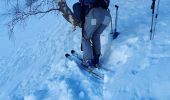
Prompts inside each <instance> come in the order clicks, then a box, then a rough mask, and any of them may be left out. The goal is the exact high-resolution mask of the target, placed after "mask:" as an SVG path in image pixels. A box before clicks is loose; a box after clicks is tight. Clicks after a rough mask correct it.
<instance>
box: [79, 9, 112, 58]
mask: <svg viewBox="0 0 170 100" xmlns="http://www.w3.org/2000/svg"><path fill="white" fill-rule="evenodd" d="M110 21H111V17H110V12H109V11H107V10H105V9H103V8H101V7H99V8H93V9H91V10H90V12H89V13H88V15H87V16H86V18H85V23H84V31H83V36H82V49H83V59H84V60H93V58H94V53H95V55H100V54H101V41H100V35H101V33H102V32H103V31H104V30H105V28H106V27H107V26H108V25H109V23H110Z"/></svg>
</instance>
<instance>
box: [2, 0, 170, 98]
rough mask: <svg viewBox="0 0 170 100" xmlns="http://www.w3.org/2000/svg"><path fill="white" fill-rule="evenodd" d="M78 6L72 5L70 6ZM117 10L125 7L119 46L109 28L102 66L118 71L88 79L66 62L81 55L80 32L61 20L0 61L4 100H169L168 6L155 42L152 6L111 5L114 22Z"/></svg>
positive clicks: (131, 0) (143, 1) (163, 6)
mask: <svg viewBox="0 0 170 100" xmlns="http://www.w3.org/2000/svg"><path fill="white" fill-rule="evenodd" d="M75 1H76V0H72V1H71V0H69V1H68V2H69V3H70V4H69V5H70V6H71V5H72V4H73V3H74V2H75ZM115 4H118V5H119V6H120V12H119V25H118V29H119V30H118V31H119V32H120V33H121V34H120V36H119V37H118V38H117V39H116V40H114V41H112V40H111V38H110V37H111V36H110V34H109V32H110V29H109V28H107V29H106V31H104V33H103V34H102V37H101V39H102V58H101V62H102V64H103V65H104V66H105V67H107V68H109V69H111V70H113V71H112V72H104V71H103V73H104V74H105V79H104V81H101V80H97V79H94V78H93V77H87V75H85V74H84V73H83V72H82V71H81V70H80V69H79V68H78V67H77V66H76V64H75V63H74V62H71V61H68V60H67V59H65V57H64V54H65V53H66V52H70V50H71V49H75V50H77V51H80V50H79V47H80V43H81V34H80V33H81V30H80V29H77V30H76V31H75V32H72V26H71V25H70V24H69V23H67V22H66V21H65V20H64V19H63V18H62V16H57V21H56V23H55V25H52V26H53V27H51V28H48V29H47V30H46V32H43V33H41V34H36V33H35V34H36V39H32V40H31V39H30V40H29V41H30V43H23V44H22V46H19V47H18V49H17V50H16V52H13V53H12V55H10V56H9V57H6V58H3V57H1V58H0V100H169V98H170V92H169V90H170V86H169V84H170V74H169V70H170V46H169V45H170V40H169V38H170V34H169V32H170V29H169V23H170V18H169V15H170V10H169V9H168V7H169V1H168V0H164V1H161V2H160V13H159V17H158V23H157V29H156V34H155V39H154V40H153V41H150V40H149V34H150V33H149V30H150V21H151V10H150V4H151V0H150V1H148V0H140V1H136V0H126V1H116V0H115V1H111V6H110V8H111V9H112V10H111V13H112V16H113V18H114V17H115V9H114V5H115ZM53 20H56V19H53ZM53 20H52V21H53ZM61 22H62V23H61ZM42 27H44V24H43V25H42ZM23 40H24V38H23Z"/></svg>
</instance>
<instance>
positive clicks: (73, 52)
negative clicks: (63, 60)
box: [71, 50, 114, 72]
mask: <svg viewBox="0 0 170 100" xmlns="http://www.w3.org/2000/svg"><path fill="white" fill-rule="evenodd" d="M71 54H72V55H73V56H75V57H77V58H78V59H80V60H82V57H81V55H80V54H78V53H77V52H76V51H75V50H71ZM97 68H98V69H103V70H105V71H110V72H114V71H113V70H111V69H108V68H105V67H103V66H102V65H99V67H97Z"/></svg>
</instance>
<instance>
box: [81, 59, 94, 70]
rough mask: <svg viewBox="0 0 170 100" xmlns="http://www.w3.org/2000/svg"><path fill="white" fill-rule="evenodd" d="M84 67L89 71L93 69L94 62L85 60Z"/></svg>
mask: <svg viewBox="0 0 170 100" xmlns="http://www.w3.org/2000/svg"><path fill="white" fill-rule="evenodd" d="M82 65H83V66H85V67H86V68H88V69H89V70H91V69H93V62H92V60H83V62H82Z"/></svg>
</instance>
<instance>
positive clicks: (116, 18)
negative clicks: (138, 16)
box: [113, 5, 119, 39]
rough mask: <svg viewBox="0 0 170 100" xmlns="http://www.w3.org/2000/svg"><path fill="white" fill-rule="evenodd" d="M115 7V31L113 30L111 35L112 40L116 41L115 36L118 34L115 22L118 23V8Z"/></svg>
mask: <svg viewBox="0 0 170 100" xmlns="http://www.w3.org/2000/svg"><path fill="white" fill-rule="evenodd" d="M115 7H116V17H115V29H114V33H113V39H116V38H117V36H118V35H119V32H117V21H118V9H119V6H118V5H115Z"/></svg>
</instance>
